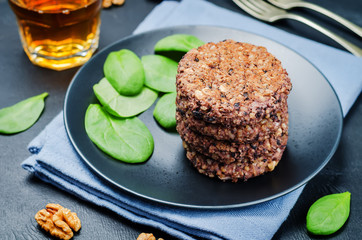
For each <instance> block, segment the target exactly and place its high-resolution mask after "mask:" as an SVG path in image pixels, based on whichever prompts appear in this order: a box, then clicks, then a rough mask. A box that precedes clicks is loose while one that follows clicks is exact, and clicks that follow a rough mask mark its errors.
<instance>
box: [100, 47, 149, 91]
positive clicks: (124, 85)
mask: <svg viewBox="0 0 362 240" xmlns="http://www.w3.org/2000/svg"><path fill="white" fill-rule="evenodd" d="M103 72H104V75H105V77H106V78H107V80H108V81H109V82H110V84H111V85H112V86H113V87H114V88H115V89H116V90H117V92H119V93H120V94H122V95H136V94H138V93H140V92H141V90H142V87H143V84H144V81H145V73H144V70H143V66H142V62H141V60H140V59H139V58H138V56H137V55H136V54H135V53H133V52H132V51H130V50H128V49H122V50H120V51H118V52H111V53H110V54H108V56H107V59H106V61H105V62H104V65H103Z"/></svg>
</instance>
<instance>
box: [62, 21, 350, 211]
mask: <svg viewBox="0 0 362 240" xmlns="http://www.w3.org/2000/svg"><path fill="white" fill-rule="evenodd" d="M175 33H186V34H192V35H195V36H197V37H199V38H200V39H202V40H204V41H205V42H209V41H214V42H215V41H220V40H224V39H227V38H230V39H234V40H237V41H243V42H249V43H252V44H255V45H260V46H265V47H266V48H267V49H268V50H269V51H270V52H271V53H273V54H274V55H275V56H276V57H277V58H278V59H280V60H281V62H282V63H283V66H284V67H285V68H286V69H287V71H288V73H289V75H290V78H291V80H292V83H293V90H292V92H291V94H290V96H289V99H288V102H289V113H290V130H289V141H288V145H287V148H286V151H285V152H284V155H283V159H282V160H281V161H280V163H279V165H278V166H277V168H276V169H275V170H274V171H273V172H271V173H268V174H265V175H263V176H260V177H257V178H254V179H250V180H248V181H247V182H238V183H231V182H222V181H220V180H218V179H213V178H208V177H206V176H204V175H201V174H199V173H198V172H197V171H196V170H195V169H194V168H193V167H192V166H191V164H190V163H189V162H188V160H187V159H186V157H185V152H184V150H183V148H182V144H181V140H180V138H179V136H178V134H177V133H175V132H167V131H165V130H163V129H162V128H160V127H159V126H158V125H157V123H156V122H155V120H154V119H153V116H152V111H153V107H151V108H150V109H149V110H147V111H146V112H145V113H143V114H141V115H140V116H139V118H140V119H141V120H142V121H143V122H144V123H145V124H146V125H147V127H148V128H149V130H150V131H151V133H152V135H153V137H154V142H155V148H154V153H153V155H152V156H151V158H150V159H149V160H148V161H147V162H145V163H143V164H127V163H123V162H120V161H117V160H115V159H112V158H111V157H109V156H107V155H106V154H104V153H103V152H102V151H100V150H99V149H98V148H97V147H96V146H95V145H94V144H93V143H92V142H91V141H90V139H89V138H88V136H87V134H86V132H85V129H84V114H85V111H86V109H87V107H88V105H89V104H90V103H95V102H97V100H96V98H95V96H94V94H93V90H92V86H93V85H94V84H95V83H97V82H98V81H99V80H100V79H101V78H102V77H103V63H104V61H105V59H106V57H107V55H108V53H110V52H111V51H117V50H119V49H123V48H125V49H130V50H132V51H134V52H135V53H136V54H137V55H138V56H143V55H146V54H153V46H154V45H155V43H156V42H157V41H158V40H160V39H161V38H163V37H165V36H168V35H171V34H175ZM64 120H65V126H66V129H67V132H68V135H69V138H70V140H71V142H72V144H73V145H74V147H75V149H76V151H77V152H78V153H79V155H80V156H81V157H82V158H83V160H84V161H85V162H86V163H87V164H88V165H89V167H90V168H91V169H93V170H94V171H95V172H96V173H97V174H99V175H100V176H101V177H103V178H104V179H106V180H107V181H109V182H111V183H113V184H114V185H116V186H118V187H120V188H121V189H123V190H125V191H127V192H129V193H132V194H135V195H137V196H139V197H142V198H145V199H149V200H153V201H157V202H160V203H165V204H170V205H176V206H183V207H194V208H230V207H240V206H247V205H252V204H256V203H260V202H264V201H267V200H270V199H273V198H276V197H279V196H282V195H284V194H286V193H288V192H290V191H293V190H295V189H297V188H298V187H300V186H302V185H303V184H305V183H306V182H307V181H309V180H310V179H311V178H312V177H313V176H315V175H316V174H317V173H318V172H319V171H320V170H321V169H322V168H323V167H324V166H325V165H326V164H327V162H328V161H329V159H330V158H331V157H332V155H333V154H334V152H335V150H336V148H337V145H338V142H339V139H340V136H341V131H342V121H343V119H342V111H341V107H340V104H339V101H338V98H337V97H336V94H335V92H334V90H333V89H332V87H331V86H330V84H329V83H328V81H327V80H326V79H325V77H324V76H323V75H322V74H321V73H320V72H319V71H318V70H317V69H316V68H315V67H314V66H313V65H312V64H311V63H310V62H308V61H307V60H306V59H304V58H303V57H301V56H300V55H298V54H297V53H295V52H294V51H292V50H290V49H288V48H287V47H285V46H283V45H281V44H279V43H276V42H274V41H272V40H269V39H266V38H264V37H261V36H258V35H254V34H251V33H247V32H242V31H238V30H233V29H226V28H219V27H206V26H181V27H173V28H166V29H161V30H156V31H151V32H147V33H143V34H139V35H135V36H130V37H128V38H125V39H122V40H120V41H118V42H116V43H114V44H112V45H110V46H109V47H107V48H105V49H103V50H102V51H100V52H99V53H98V54H97V55H95V56H94V57H93V58H92V59H91V60H90V61H89V62H88V63H87V64H85V65H84V66H83V67H82V68H81V69H80V70H79V72H78V73H77V74H76V75H75V77H74V79H73V81H72V82H71V84H70V86H69V89H68V91H67V94H66V98H65V106H64Z"/></svg>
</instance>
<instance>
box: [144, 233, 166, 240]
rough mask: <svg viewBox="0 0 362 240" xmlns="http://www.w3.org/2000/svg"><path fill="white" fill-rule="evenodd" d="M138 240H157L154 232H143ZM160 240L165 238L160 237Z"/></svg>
mask: <svg viewBox="0 0 362 240" xmlns="http://www.w3.org/2000/svg"><path fill="white" fill-rule="evenodd" d="M137 240H156V238H155V236H153V234H152V233H141V234H140V235H139V236H138V238H137ZM158 240H164V239H163V238H159V239H158Z"/></svg>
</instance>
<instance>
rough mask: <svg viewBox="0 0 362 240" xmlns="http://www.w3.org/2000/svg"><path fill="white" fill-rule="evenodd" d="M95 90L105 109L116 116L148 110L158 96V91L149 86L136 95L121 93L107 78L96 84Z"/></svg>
mask: <svg viewBox="0 0 362 240" xmlns="http://www.w3.org/2000/svg"><path fill="white" fill-rule="evenodd" d="M93 90H94V94H95V95H96V97H97V99H98V100H99V102H100V103H101V104H102V105H103V107H104V109H106V110H107V112H109V113H110V114H112V115H114V116H116V117H132V116H135V115H137V114H139V113H141V112H143V111H146V110H147V109H148V108H149V107H151V105H152V104H153V103H154V102H155V101H156V99H157V96H158V93H157V92H155V91H153V90H151V89H149V88H147V87H143V88H142V90H141V92H140V93H138V94H137V95H134V96H123V95H120V94H119V93H118V92H117V91H116V90H115V89H114V88H113V87H112V85H111V84H110V83H109V82H108V81H107V79H106V78H103V79H102V80H101V81H100V82H99V83H97V84H95V85H94V86H93Z"/></svg>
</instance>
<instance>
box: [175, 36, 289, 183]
mask: <svg viewBox="0 0 362 240" xmlns="http://www.w3.org/2000/svg"><path fill="white" fill-rule="evenodd" d="M176 87H177V98H176V107H177V111H176V120H177V127H176V128H177V131H178V133H179V134H180V136H181V138H182V140H183V146H184V148H185V149H186V156H187V158H188V159H189V160H190V161H191V163H192V165H193V166H194V167H195V168H196V169H197V170H198V171H199V172H200V173H202V174H205V175H207V176H209V177H215V176H217V177H218V178H220V179H221V180H228V179H230V180H232V181H233V182H237V181H238V180H243V181H246V180H247V179H249V178H252V177H255V176H259V175H261V174H264V173H265V172H269V171H273V170H274V168H275V166H276V165H277V164H278V162H279V161H280V159H281V157H282V155H283V152H284V149H285V147H286V144H287V140H288V105H287V98H288V94H289V92H290V90H291V87H292V86H291V82H290V78H289V77H288V74H287V72H286V70H285V69H284V68H283V67H282V65H281V62H280V61H279V60H278V59H276V58H275V57H274V56H273V55H272V54H271V53H269V52H268V51H267V50H266V48H264V47H259V46H254V45H252V44H248V43H241V42H235V41H233V40H224V41H222V42H219V43H207V44H205V45H203V46H201V47H199V48H197V49H192V50H190V51H189V52H188V53H186V55H184V57H183V58H182V60H181V61H180V62H179V67H178V73H177V76H176Z"/></svg>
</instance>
